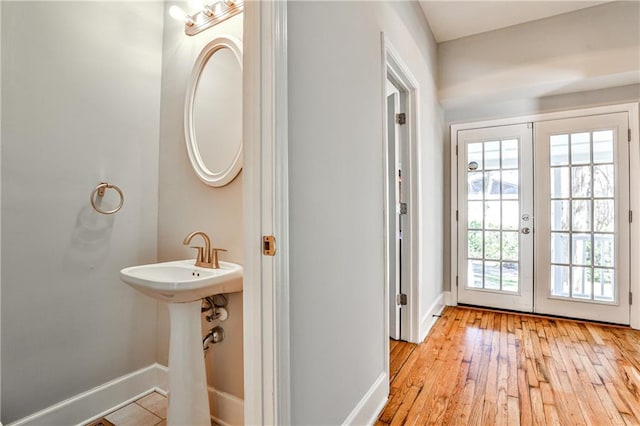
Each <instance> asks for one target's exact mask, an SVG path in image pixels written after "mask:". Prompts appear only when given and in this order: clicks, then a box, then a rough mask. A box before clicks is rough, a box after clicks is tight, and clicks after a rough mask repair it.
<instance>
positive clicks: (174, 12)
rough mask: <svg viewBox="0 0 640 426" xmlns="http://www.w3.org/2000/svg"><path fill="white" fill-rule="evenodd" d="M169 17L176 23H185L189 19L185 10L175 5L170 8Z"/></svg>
mask: <svg viewBox="0 0 640 426" xmlns="http://www.w3.org/2000/svg"><path fill="white" fill-rule="evenodd" d="M169 15H170V16H171V17H172V18H173V19H175V20H176V21H184V20H185V18H186V17H187V14H186V13H184V10H182V8H181V7H180V6H175V5H174V6H171V7H170V8H169Z"/></svg>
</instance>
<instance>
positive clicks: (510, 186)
mask: <svg viewBox="0 0 640 426" xmlns="http://www.w3.org/2000/svg"><path fill="white" fill-rule="evenodd" d="M458 150H459V151H458V173H459V175H458V185H459V186H458V196H459V201H458V206H460V207H461V208H460V209H459V211H458V226H459V229H458V265H459V266H458V301H459V302H460V303H467V304H472V305H481V306H488V307H493V308H503V309H511V310H517V311H529V312H530V311H532V309H533V262H532V260H533V232H532V229H533V226H532V222H533V220H532V217H533V167H532V162H531V156H532V139H531V129H530V128H529V126H528V125H527V124H520V125H514V126H501V127H492V128H485V129H474V130H465V131H461V132H459V133H458Z"/></svg>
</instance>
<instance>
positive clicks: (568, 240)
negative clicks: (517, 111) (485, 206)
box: [536, 114, 629, 324]
mask: <svg viewBox="0 0 640 426" xmlns="http://www.w3.org/2000/svg"><path fill="white" fill-rule="evenodd" d="M626 129H627V117H626V114H608V115H602V116H594V117H583V118H578V119H570V120H554V121H549V122H541V123H539V124H536V146H537V151H536V165H537V167H536V176H538V177H539V179H538V178H537V179H538V180H537V182H539V185H540V186H539V187H538V188H536V191H537V200H539V202H538V203H537V206H536V207H537V208H536V219H537V225H538V226H537V232H538V236H537V238H536V247H537V249H536V250H537V251H536V254H537V256H536V259H537V266H536V270H537V271H538V273H537V278H536V280H537V282H536V294H537V296H536V311H537V312H540V313H550V314H556V315H563V316H571V317H577V318H586V319H589V318H590V319H596V320H600V321H609V322H616V323H625V324H626V323H628V321H629V305H628V301H627V295H628V288H629V281H628V280H629V278H628V277H629V273H628V258H629V252H628V250H629V239H628V238H629V223H628V219H627V214H628V208H629V207H628V200H629V192H628V191H629V189H628V181H629V177H628V176H629V171H628V147H627V143H626V131H627V130H626ZM576 302H578V303H576ZM586 303H589V304H591V306H587V305H586Z"/></svg>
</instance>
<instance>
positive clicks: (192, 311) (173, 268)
mask: <svg viewBox="0 0 640 426" xmlns="http://www.w3.org/2000/svg"><path fill="white" fill-rule="evenodd" d="M194 263H195V260H178V261H174V262H165V263H154V264H150V265H141V266H132V267H129V268H125V269H123V270H121V271H120V279H122V281H124V282H125V283H127V284H129V285H130V286H132V287H133V288H135V289H136V290H139V291H141V292H142V293H144V294H146V295H148V296H151V297H153V298H155V299H158V300H161V301H164V302H168V303H169V316H170V323H171V325H170V327H171V339H170V343H169V406H168V409H167V425H168V426H178V425H189V426H210V424H211V420H210V414H209V398H208V392H207V377H206V372H205V365H204V353H203V350H202V332H201V322H200V308H201V305H202V302H201V299H202V298H204V297H206V296H212V295H214V294H220V293H233V292H238V291H242V266H240V265H236V264H235V263H229V262H220V269H209V268H201V267H198V266H194Z"/></svg>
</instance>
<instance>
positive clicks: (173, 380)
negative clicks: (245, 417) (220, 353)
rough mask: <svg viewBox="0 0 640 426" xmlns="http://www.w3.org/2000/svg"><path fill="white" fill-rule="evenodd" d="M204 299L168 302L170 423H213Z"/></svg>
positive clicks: (198, 425)
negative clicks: (204, 340)
mask: <svg viewBox="0 0 640 426" xmlns="http://www.w3.org/2000/svg"><path fill="white" fill-rule="evenodd" d="M201 306H202V302H201V301H200V300H197V301H195V302H188V303H169V317H170V320H171V340H170V343H169V406H168V408H167V425H168V426H178V425H189V426H210V425H211V420H210V418H211V417H210V414H209V396H208V391H207V374H206V371H205V365H204V353H203V350H202V332H201V328H202V324H201V320H200V315H201V313H200V309H201Z"/></svg>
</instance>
